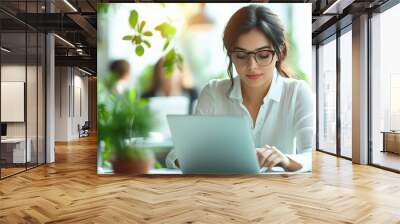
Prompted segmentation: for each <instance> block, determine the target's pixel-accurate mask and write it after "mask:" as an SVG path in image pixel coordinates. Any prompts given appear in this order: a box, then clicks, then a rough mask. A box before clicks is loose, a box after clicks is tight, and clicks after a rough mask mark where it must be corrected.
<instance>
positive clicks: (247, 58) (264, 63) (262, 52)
mask: <svg viewBox="0 0 400 224" xmlns="http://www.w3.org/2000/svg"><path fill="white" fill-rule="evenodd" d="M273 51H274V48H273V46H272V43H271V41H270V40H269V39H268V38H267V37H266V36H265V35H264V34H263V33H262V32H261V31H259V30H258V29H256V28H254V29H252V30H250V31H249V32H247V33H244V34H241V35H240V36H239V37H238V39H237V41H236V45H235V46H234V48H233V50H232V53H231V59H232V62H233V64H234V65H235V68H236V72H237V73H238V75H239V77H240V80H241V82H242V84H244V85H245V86H247V87H253V88H254V87H261V86H268V84H269V83H270V82H271V80H272V74H273V71H274V68H275V64H276V61H277V56H276V55H275V54H274V53H273ZM249 52H254V53H256V54H246V53H249ZM256 58H257V59H256Z"/></svg>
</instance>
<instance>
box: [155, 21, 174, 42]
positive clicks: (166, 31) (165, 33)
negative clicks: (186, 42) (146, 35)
mask: <svg viewBox="0 0 400 224" xmlns="http://www.w3.org/2000/svg"><path fill="white" fill-rule="evenodd" d="M154 29H155V30H157V31H159V32H160V34H161V36H162V37H163V38H166V39H172V37H174V35H175V33H176V28H175V27H174V26H172V25H171V24H169V23H166V22H164V23H161V24H160V25H158V26H156V27H155V28H154Z"/></svg>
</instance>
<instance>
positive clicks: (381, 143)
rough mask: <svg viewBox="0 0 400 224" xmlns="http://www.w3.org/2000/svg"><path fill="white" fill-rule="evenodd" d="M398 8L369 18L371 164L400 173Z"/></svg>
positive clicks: (399, 46) (399, 6)
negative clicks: (370, 43)
mask: <svg viewBox="0 0 400 224" xmlns="http://www.w3.org/2000/svg"><path fill="white" fill-rule="evenodd" d="M398 21H400V4H398V5H396V6H394V7H393V8H390V9H388V10H387V11H385V12H383V13H381V14H376V15H374V17H373V18H372V30H373V32H372V35H373V36H372V38H371V39H372V52H373V54H372V81H371V85H372V102H371V103H372V143H373V148H372V151H373V154H372V163H373V164H377V165H380V166H384V167H388V168H391V169H396V170H400V110H399V109H400V105H399V95H400V64H399V62H398V59H397V58H398V57H397V55H398V52H399V51H400V45H399V44H398V40H399V38H400V33H399V32H398V31H397V30H396V29H393V27H397V26H398V24H397V23H398Z"/></svg>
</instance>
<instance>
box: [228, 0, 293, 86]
mask: <svg viewBox="0 0 400 224" xmlns="http://www.w3.org/2000/svg"><path fill="white" fill-rule="evenodd" d="M254 28H257V29H258V30H260V31H261V32H262V33H263V34H264V35H265V36H266V37H267V38H268V39H269V40H271V43H272V46H273V48H274V50H275V54H276V55H277V56H278V61H277V62H276V69H277V70H278V72H279V74H281V75H282V76H284V77H288V78H290V77H292V76H291V75H290V72H289V71H288V68H286V66H285V65H284V61H285V58H286V55H287V48H288V44H287V42H286V38H285V33H284V32H285V30H284V27H283V25H282V23H281V20H280V19H279V17H278V16H277V15H276V14H275V13H273V12H272V11H271V10H270V9H269V8H266V7H264V6H261V5H249V6H246V7H243V8H241V9H239V10H238V11H237V12H235V14H233V16H232V17H231V18H230V19H229V21H228V24H227V25H226V27H225V30H224V37H223V42H224V48H225V49H226V51H227V53H228V56H229V52H230V51H231V50H232V48H233V47H234V45H235V43H236V41H237V39H238V37H239V36H240V35H241V34H243V33H247V32H249V31H250V30H252V29H254ZM232 65H233V64H232V60H231V57H229V65H228V69H227V72H228V75H229V78H230V79H231V81H232V85H233V71H232Z"/></svg>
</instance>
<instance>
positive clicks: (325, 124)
mask: <svg viewBox="0 0 400 224" xmlns="http://www.w3.org/2000/svg"><path fill="white" fill-rule="evenodd" d="M318 51H319V52H318V65H319V67H318V85H319V87H318V115H319V121H318V144H319V145H318V146H319V149H320V150H323V151H327V152H330V153H336V40H332V41H330V42H328V43H326V44H324V45H320V46H319V48H318Z"/></svg>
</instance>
